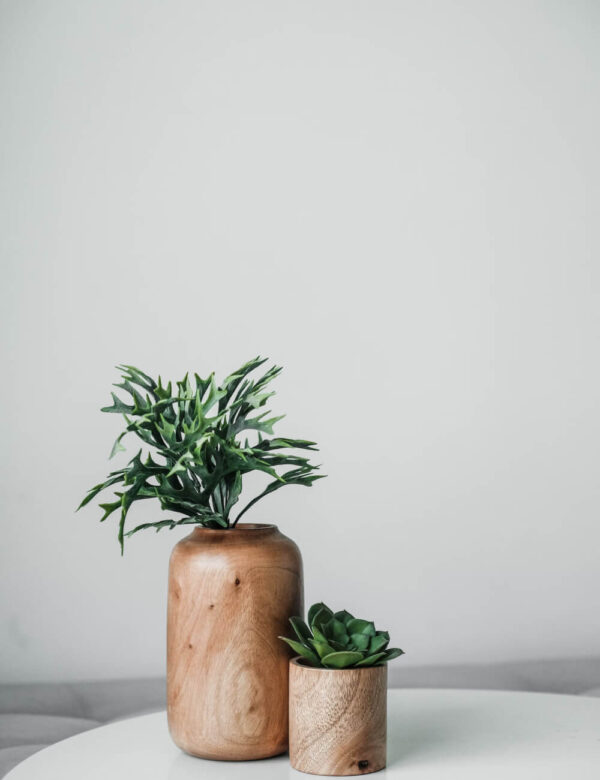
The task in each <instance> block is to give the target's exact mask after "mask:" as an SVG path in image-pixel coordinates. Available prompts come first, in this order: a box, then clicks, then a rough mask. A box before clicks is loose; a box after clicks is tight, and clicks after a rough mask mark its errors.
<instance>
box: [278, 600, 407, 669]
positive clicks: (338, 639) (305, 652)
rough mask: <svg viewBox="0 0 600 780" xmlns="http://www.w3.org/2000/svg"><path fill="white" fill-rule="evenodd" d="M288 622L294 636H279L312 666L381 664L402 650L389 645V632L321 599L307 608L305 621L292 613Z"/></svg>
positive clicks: (341, 667) (332, 667)
mask: <svg viewBox="0 0 600 780" xmlns="http://www.w3.org/2000/svg"><path fill="white" fill-rule="evenodd" d="M290 624H291V626H292V628H293V629H294V633H295V634H296V639H291V638H289V637H285V636H281V637H279V638H280V639H282V640H283V641H284V642H287V644H288V645H289V646H290V647H291V648H292V650H294V652H296V653H298V655H300V656H302V658H304V659H305V660H306V661H308V662H309V663H310V664H311V665H312V666H316V667H321V668H324V669H348V668H350V667H361V666H381V665H382V664H385V663H387V662H388V661H391V660H392V659H393V658H398V656H400V655H403V654H404V651H403V650H400V649H399V648H397V647H388V644H389V642H390V635H389V634H388V632H387V631H377V629H376V628H375V624H374V623H373V622H372V621H370V620H362V619H361V618H355V617H354V615H351V614H350V613H349V612H347V611H346V610H342V611H341V612H333V611H332V610H331V609H329V607H328V606H327V605H326V604H324V603H323V602H322V601H321V602H319V603H318V604H313V605H312V607H311V608H310V609H309V610H308V616H307V623H305V622H304V620H303V619H302V618H301V617H292V618H290Z"/></svg>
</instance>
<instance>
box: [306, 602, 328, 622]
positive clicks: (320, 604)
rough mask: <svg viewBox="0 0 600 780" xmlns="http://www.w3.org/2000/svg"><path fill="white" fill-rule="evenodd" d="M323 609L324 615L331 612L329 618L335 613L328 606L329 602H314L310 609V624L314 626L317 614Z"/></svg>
mask: <svg viewBox="0 0 600 780" xmlns="http://www.w3.org/2000/svg"><path fill="white" fill-rule="evenodd" d="M321 611H323V616H325V615H326V614H327V613H330V617H329V619H331V618H332V617H333V613H332V612H331V610H330V609H329V607H328V606H327V604H324V603H323V602H322V601H319V602H318V604H313V605H312V607H311V608H310V609H309V610H308V625H309V626H312V625H313V623H314V622H315V618H316V616H317V615H318V614H319V612H321Z"/></svg>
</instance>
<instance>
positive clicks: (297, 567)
mask: <svg viewBox="0 0 600 780" xmlns="http://www.w3.org/2000/svg"><path fill="white" fill-rule="evenodd" d="M302 613H303V583H302V558H301V556H300V551H299V550H298V547H297V546H296V545H295V544H294V542H292V540H291V539H288V538H287V537H286V536H284V535H283V534H282V533H280V532H279V531H278V529H277V527H276V526H274V525H255V524H250V523H240V525H238V526H237V527H236V528H233V529H223V530H221V529H210V528H196V529H195V530H194V531H193V532H192V533H191V534H190V535H189V536H187V537H186V538H185V539H182V540H181V541H180V542H179V543H178V544H177V545H175V548H174V549H173V552H172V554H171V561H170V566H169V600H168V619H167V714H168V721H169V730H170V732H171V736H172V738H173V741H174V742H175V744H176V745H178V746H179V747H180V748H181V749H182V750H185V751H186V752H187V753H191V754H192V755H195V756H200V757H202V758H212V759H223V760H228V761H245V760H249V759H255V758H266V757H268V756H275V755H277V754H279V753H283V752H285V750H286V749H287V746H288V663H289V655H290V654H289V651H288V649H287V648H286V645H285V644H284V643H283V642H282V641H281V640H280V639H278V636H279V635H284V634H287V633H288V630H289V623H288V619H289V618H290V617H291V616H292V615H301V614H302Z"/></svg>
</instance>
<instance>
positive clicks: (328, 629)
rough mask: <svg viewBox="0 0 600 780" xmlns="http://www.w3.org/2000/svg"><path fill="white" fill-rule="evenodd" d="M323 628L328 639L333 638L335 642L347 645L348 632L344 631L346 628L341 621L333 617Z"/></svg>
mask: <svg viewBox="0 0 600 780" xmlns="http://www.w3.org/2000/svg"><path fill="white" fill-rule="evenodd" d="M323 628H324V630H325V634H326V635H327V636H328V637H333V638H334V639H335V640H336V641H337V642H341V643H342V644H344V645H345V644H347V642H348V640H349V637H348V632H347V631H346V626H345V625H344V624H343V623H342V621H341V620H338V619H337V618H336V617H333V618H331V620H330V621H329V622H328V623H326V624H325V625H324V626H323Z"/></svg>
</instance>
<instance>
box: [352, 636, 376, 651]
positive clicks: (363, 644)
mask: <svg viewBox="0 0 600 780" xmlns="http://www.w3.org/2000/svg"><path fill="white" fill-rule="evenodd" d="M370 639H371V637H370V636H369V635H368V634H350V641H351V642H352V644H353V645H354V647H355V648H356V649H357V650H361V651H364V650H367V648H368V647H369V641H370Z"/></svg>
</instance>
